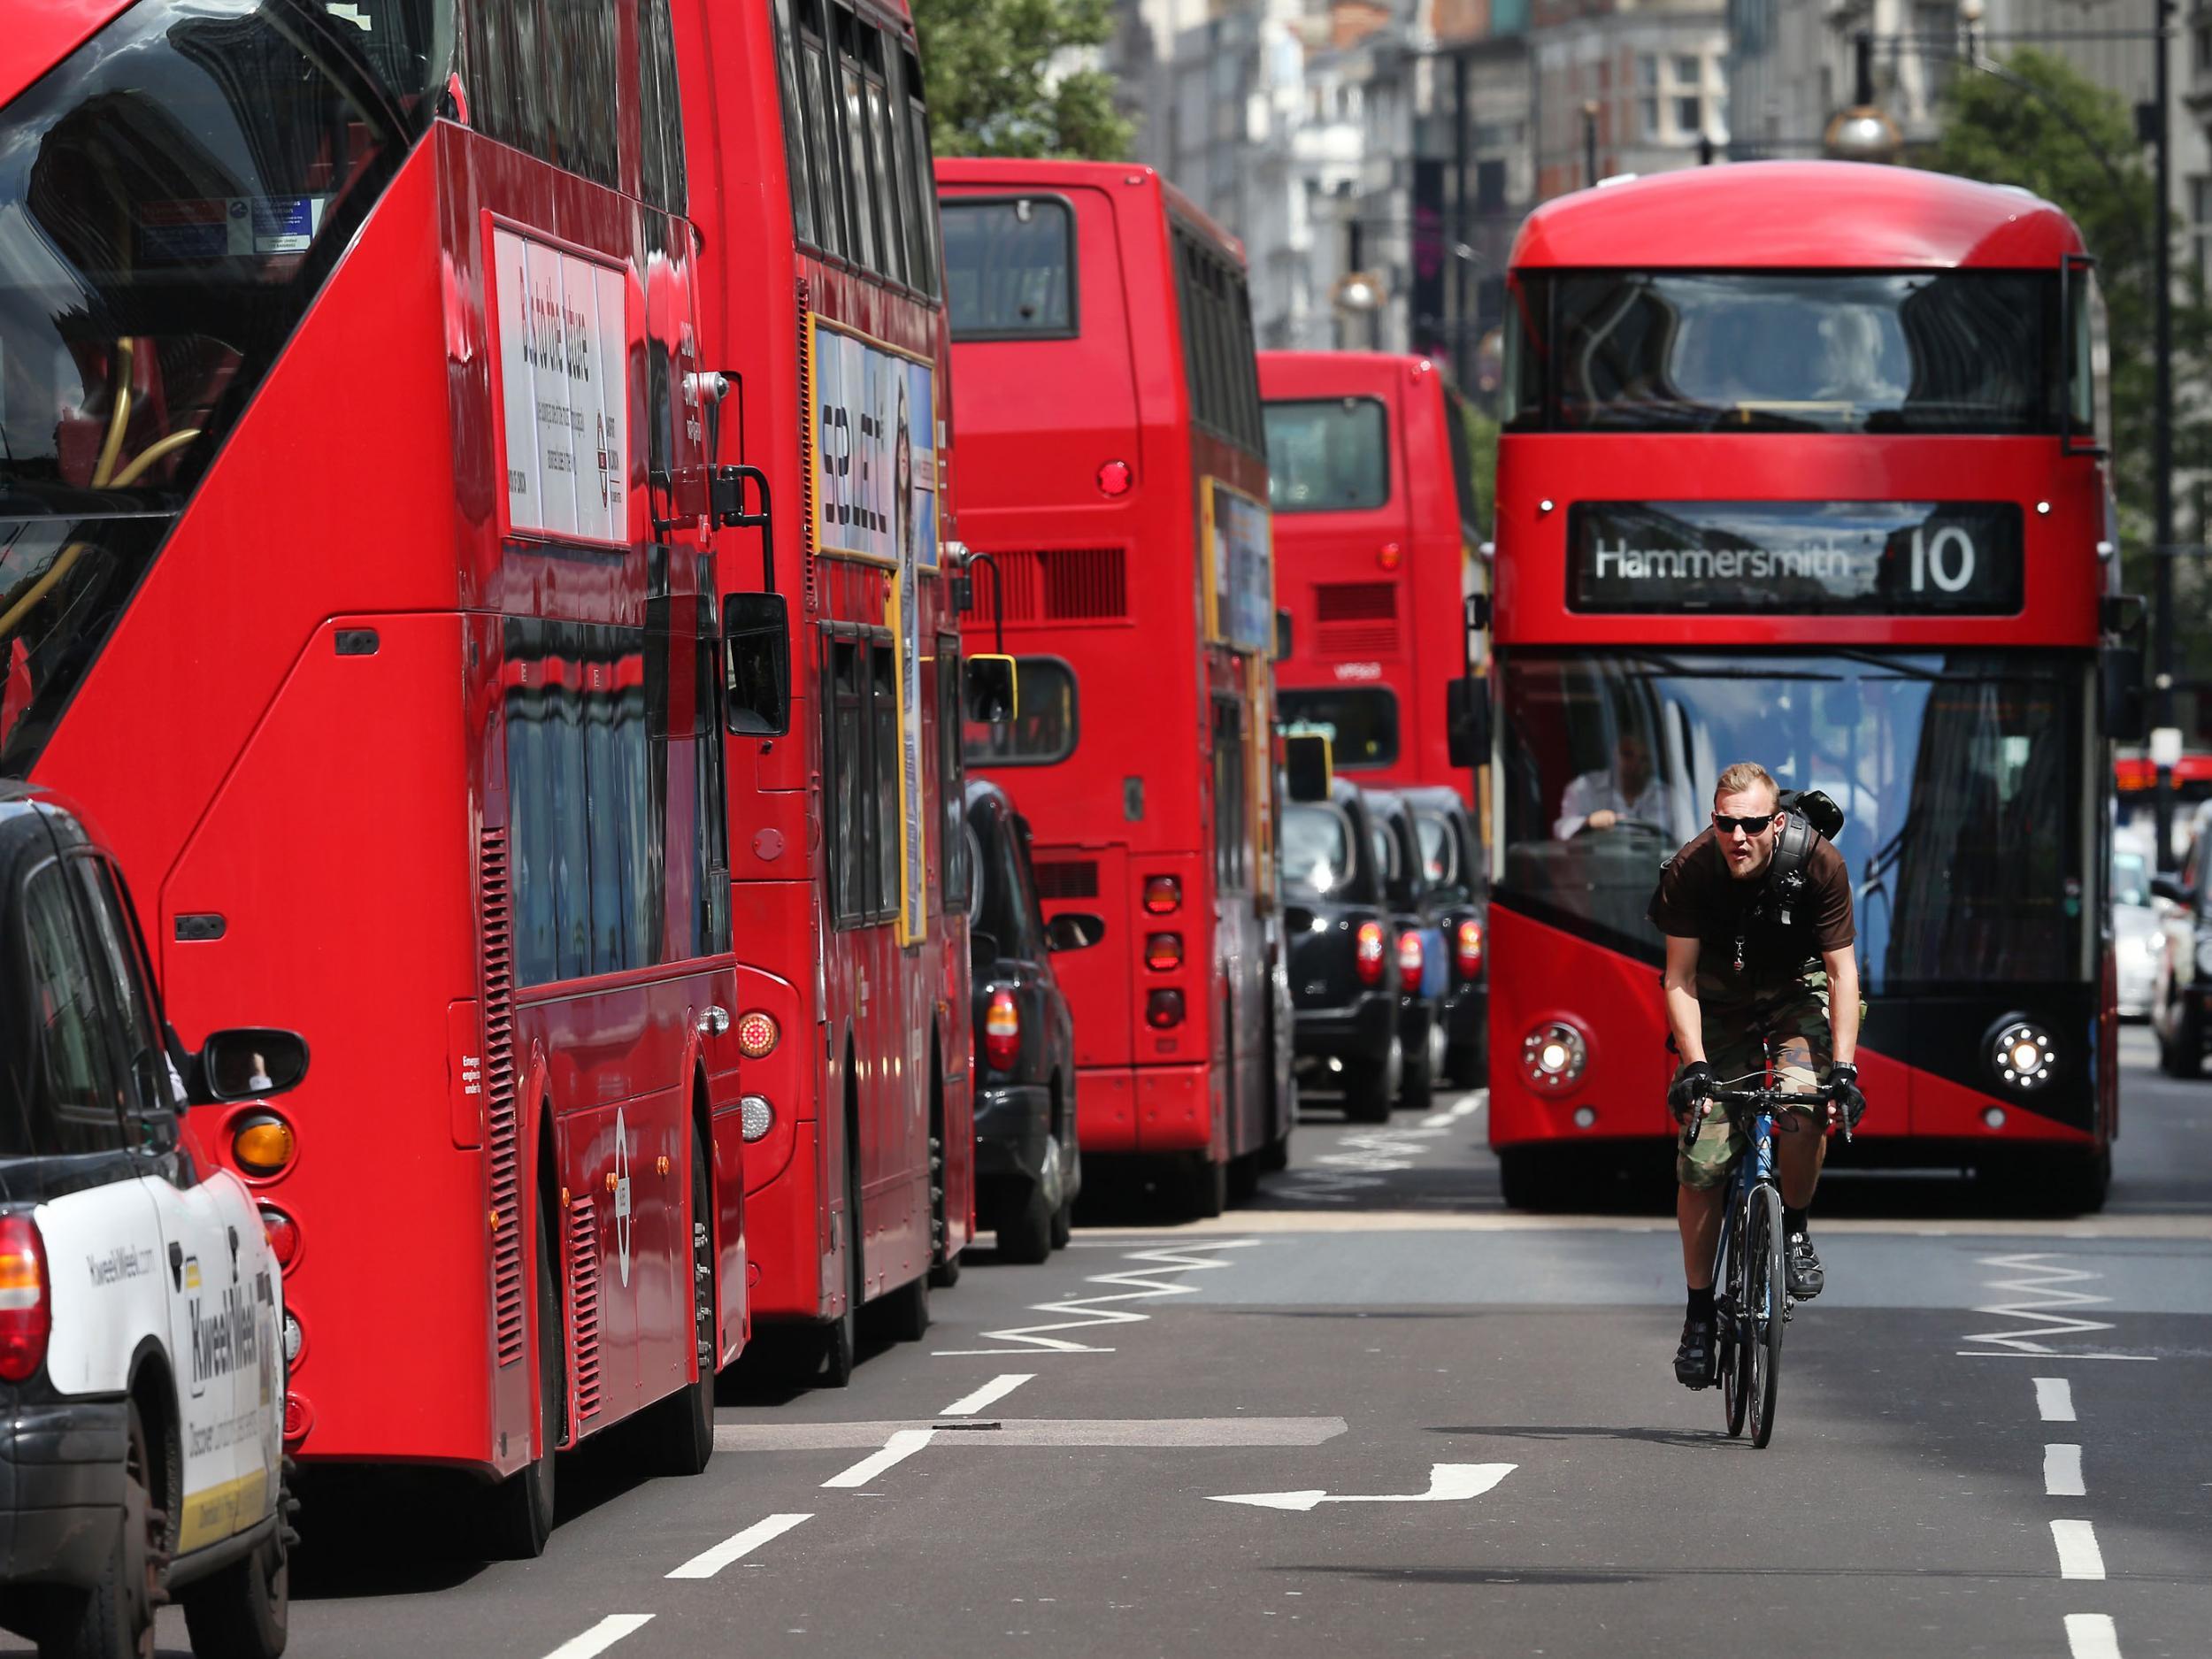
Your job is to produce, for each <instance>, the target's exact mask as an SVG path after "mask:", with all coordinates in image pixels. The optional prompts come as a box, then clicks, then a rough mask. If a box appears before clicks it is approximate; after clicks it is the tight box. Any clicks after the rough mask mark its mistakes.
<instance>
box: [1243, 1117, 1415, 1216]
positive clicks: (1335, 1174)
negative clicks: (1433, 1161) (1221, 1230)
mask: <svg viewBox="0 0 2212 1659" xmlns="http://www.w3.org/2000/svg"><path fill="white" fill-rule="evenodd" d="M1442 1133H1445V1131H1444V1130H1443V1129H1442V1128H1440V1127H1439V1128H1431V1127H1429V1126H1428V1125H1427V1124H1426V1123H1424V1124H1423V1125H1422V1126H1421V1127H1420V1128H1418V1129H1377V1130H1371V1131H1370V1132H1368V1133H1363V1134H1348V1135H1345V1136H1343V1137H1342V1138H1341V1139H1340V1140H1339V1141H1337V1143H1336V1148H1337V1149H1336V1150H1335V1151H1333V1152H1325V1153H1323V1154H1322V1155H1321V1156H1319V1157H1317V1158H1316V1159H1315V1160H1314V1161H1313V1162H1312V1163H1311V1164H1308V1165H1307V1166H1306V1167H1305V1168H1303V1169H1302V1170H1298V1171H1294V1172H1293V1173H1292V1174H1291V1175H1290V1176H1289V1178H1288V1179H1285V1180H1283V1181H1282V1182H1280V1183H1278V1184H1277V1185H1275V1186H1274V1187H1272V1188H1271V1191H1272V1192H1273V1194H1274V1195H1275V1196H1276V1197H1278V1198H1283V1199H1288V1200H1290V1201H1291V1202H1294V1203H1307V1204H1348V1203H1350V1202H1352V1201H1353V1200H1354V1199H1355V1198H1356V1197H1358V1196H1359V1195H1360V1194H1363V1193H1371V1192H1372V1191H1374V1189H1375V1188H1376V1187H1380V1186H1382V1185H1383V1184H1384V1182H1383V1178H1384V1177H1385V1176H1386V1175H1391V1174H1394V1173H1396V1172H1397V1171H1400V1170H1409V1169H1411V1168H1412V1167H1413V1161H1414V1160H1415V1159H1416V1158H1417V1157H1422V1156H1425V1155H1427V1154H1428V1153H1429V1152H1430V1151H1432V1149H1433V1148H1432V1147H1431V1146H1430V1145H1429V1141H1431V1139H1432V1137H1434V1136H1437V1135H1440V1134H1442Z"/></svg>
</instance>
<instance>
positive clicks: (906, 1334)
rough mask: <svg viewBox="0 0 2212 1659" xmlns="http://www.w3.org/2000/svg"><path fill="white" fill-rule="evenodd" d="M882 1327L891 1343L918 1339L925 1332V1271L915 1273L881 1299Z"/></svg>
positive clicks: (927, 1326)
mask: <svg viewBox="0 0 2212 1659" xmlns="http://www.w3.org/2000/svg"><path fill="white" fill-rule="evenodd" d="M883 1328H884V1332H885V1333H886V1334H887V1335H888V1336H889V1337H890V1339H891V1340H893V1341H894V1342H918V1341H920V1340H922V1339H923V1338H924V1337H925V1336H926V1335H928V1334H929V1274H928V1272H927V1271H923V1272H920V1273H918V1274H916V1275H915V1276H914V1277H913V1278H912V1279H908V1280H907V1281H906V1283H904V1284H903V1285H901V1286H899V1287H898V1288H897V1289H896V1290H895V1291H893V1292H892V1293H891V1294H889V1295H887V1296H886V1297H885V1298H884V1299H883Z"/></svg>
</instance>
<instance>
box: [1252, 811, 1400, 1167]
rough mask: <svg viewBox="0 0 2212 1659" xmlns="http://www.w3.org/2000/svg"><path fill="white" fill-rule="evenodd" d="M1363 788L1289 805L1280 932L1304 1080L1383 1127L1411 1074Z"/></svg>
mask: <svg viewBox="0 0 2212 1659" xmlns="http://www.w3.org/2000/svg"><path fill="white" fill-rule="evenodd" d="M1379 844H1381V845H1387V842H1386V841H1380V842H1379V836H1378V829H1377V826H1376V822H1375V819H1374V818H1373V816H1372V814H1371V813H1370V811H1369V810H1368V806H1367V799H1366V795H1365V793H1364V792H1363V790H1362V789H1360V787H1358V786H1357V785H1356V784H1352V783H1348V782H1347V781H1345V780H1343V779H1341V778H1332V779H1330V780H1327V782H1326V785H1325V792H1324V793H1323V794H1321V795H1319V796H1318V798H1293V799H1292V800H1290V801H1289V802H1288V803H1286V805H1285V806H1284V808H1283V826H1282V834H1281V841H1280V845H1281V849H1282V850H1281V866H1282V884H1283V929H1284V932H1285V933H1286V934H1287V935H1288V938H1289V941H1290V996H1291V1008H1292V1013H1293V1021H1294V1028H1295V1032H1294V1042H1293V1053H1294V1056H1295V1066H1296V1070H1297V1073H1298V1077H1299V1079H1300V1081H1301V1083H1302V1084H1303V1083H1306V1082H1311V1083H1313V1084H1315V1085H1317V1086H1318V1087H1323V1088H1337V1089H1340V1090H1341V1091H1342V1094H1343V1097H1344V1112H1345V1116H1346V1117H1348V1118H1352V1119H1354V1120H1355V1121H1357V1122H1362V1123H1384V1122H1386V1121H1388V1119H1389V1117H1390V1108H1391V1103H1392V1102H1394V1101H1395V1100H1396V1099H1397V1097H1398V1091H1399V1087H1400V1084H1401V1081H1402V1076H1403V1073H1404V1070H1405V1045H1404V1042H1403V1041H1402V1039H1401V1037H1400V1035H1399V1000H1400V981H1401V975H1400V966H1399V960H1400V958H1399V951H1398V949H1397V946H1398V933H1397V929H1396V927H1395V926H1394V924H1393V922H1392V918H1391V910H1390V902H1389V895H1387V894H1386V892H1385V891H1384V887H1383V880H1384V878H1383V871H1382V867H1381V864H1379V861H1378V858H1377V848H1378V845H1379Z"/></svg>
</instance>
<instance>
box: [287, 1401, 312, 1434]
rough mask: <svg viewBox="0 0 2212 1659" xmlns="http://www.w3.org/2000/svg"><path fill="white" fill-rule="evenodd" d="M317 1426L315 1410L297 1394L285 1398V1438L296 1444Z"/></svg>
mask: <svg viewBox="0 0 2212 1659" xmlns="http://www.w3.org/2000/svg"><path fill="white" fill-rule="evenodd" d="M314 1426H315V1408H314V1407H313V1406H311V1405H309V1404H308V1403H307V1402H306V1401H304V1400H303V1399H301V1398H300V1397H299V1395H297V1394H286V1395H285V1396H284V1438H285V1440H287V1441H289V1442H293V1443H295V1444H296V1443H297V1442H298V1441H301V1440H305V1439H306V1438H307V1431H308V1430H310V1429H311V1428H313V1427H314Z"/></svg>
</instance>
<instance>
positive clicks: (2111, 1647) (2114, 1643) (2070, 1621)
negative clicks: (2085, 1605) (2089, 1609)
mask: <svg viewBox="0 0 2212 1659" xmlns="http://www.w3.org/2000/svg"><path fill="white" fill-rule="evenodd" d="M2066 1646H2067V1647H2068V1648H2069V1649H2070V1650H2071V1652H2072V1654H2073V1655H2074V1659H2120V1632H2118V1631H2117V1630H2116V1629H2115V1628H2114V1627H2113V1624H2112V1615H2111V1614H2109V1613H2069V1614H2068V1615H2067V1616H2066Z"/></svg>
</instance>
